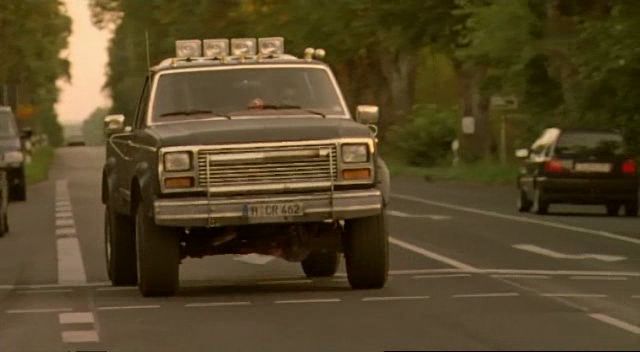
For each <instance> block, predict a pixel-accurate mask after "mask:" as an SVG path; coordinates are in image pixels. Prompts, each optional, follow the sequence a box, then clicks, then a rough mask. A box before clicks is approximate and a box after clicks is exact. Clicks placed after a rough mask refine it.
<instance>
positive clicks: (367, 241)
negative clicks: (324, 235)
mask: <svg viewBox="0 0 640 352" xmlns="http://www.w3.org/2000/svg"><path fill="white" fill-rule="evenodd" d="M345 227H346V228H345V230H346V231H345V234H344V235H343V236H344V237H343V240H344V254H345V261H346V266H347V278H348V279H349V284H350V285H351V287H352V288H354V289H372V288H382V287H384V285H385V283H386V282H387V275H388V271H389V233H388V231H387V226H386V223H385V219H384V215H383V214H380V215H376V216H372V217H367V218H362V219H353V220H348V221H347V222H346V224H345Z"/></svg>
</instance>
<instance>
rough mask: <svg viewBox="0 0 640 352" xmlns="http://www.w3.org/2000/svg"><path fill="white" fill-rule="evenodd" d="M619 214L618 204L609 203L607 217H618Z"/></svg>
mask: <svg viewBox="0 0 640 352" xmlns="http://www.w3.org/2000/svg"><path fill="white" fill-rule="evenodd" d="M619 212H620V204H618V203H609V204H607V215H609V216H618V213H619Z"/></svg>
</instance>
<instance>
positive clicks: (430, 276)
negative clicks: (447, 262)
mask: <svg viewBox="0 0 640 352" xmlns="http://www.w3.org/2000/svg"><path fill="white" fill-rule="evenodd" d="M470 276H471V274H441V275H415V276H413V277H412V278H413V279H444V278H450V277H470Z"/></svg>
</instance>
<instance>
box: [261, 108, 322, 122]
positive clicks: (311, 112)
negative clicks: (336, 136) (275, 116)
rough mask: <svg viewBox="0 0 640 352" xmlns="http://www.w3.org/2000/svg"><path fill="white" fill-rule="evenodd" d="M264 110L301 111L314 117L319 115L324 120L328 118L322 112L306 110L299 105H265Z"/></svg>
mask: <svg viewBox="0 0 640 352" xmlns="http://www.w3.org/2000/svg"><path fill="white" fill-rule="evenodd" d="M262 109H272V110H300V111H304V112H308V113H310V114H312V115H318V116H321V117H323V118H325V119H326V118H327V115H326V114H324V113H322V112H320V111H316V110H312V109H305V108H303V107H301V106H298V105H287V104H280V105H275V104H264V105H263V106H262Z"/></svg>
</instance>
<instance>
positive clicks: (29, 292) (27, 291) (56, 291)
mask: <svg viewBox="0 0 640 352" xmlns="http://www.w3.org/2000/svg"><path fill="white" fill-rule="evenodd" d="M68 292H73V290H72V289H69V288H61V289H51V290H20V291H16V293H22V294H32V293H68Z"/></svg>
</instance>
